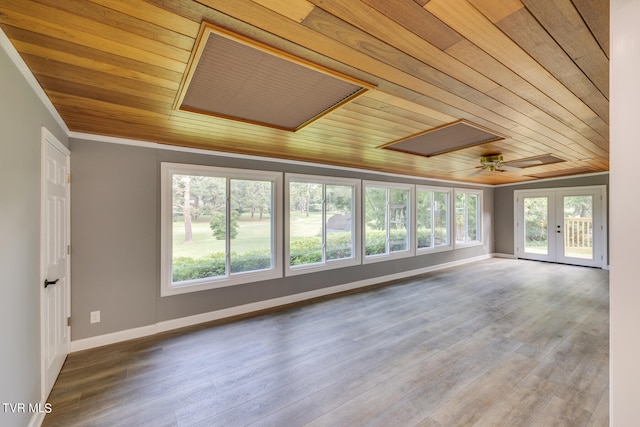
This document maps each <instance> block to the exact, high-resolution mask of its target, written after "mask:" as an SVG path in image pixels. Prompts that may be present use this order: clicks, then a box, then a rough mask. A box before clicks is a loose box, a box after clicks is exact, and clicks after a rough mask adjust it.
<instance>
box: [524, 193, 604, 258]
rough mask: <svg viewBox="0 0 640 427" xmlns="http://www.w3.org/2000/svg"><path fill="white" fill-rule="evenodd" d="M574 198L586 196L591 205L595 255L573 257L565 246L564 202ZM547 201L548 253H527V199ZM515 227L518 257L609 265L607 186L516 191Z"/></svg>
mask: <svg viewBox="0 0 640 427" xmlns="http://www.w3.org/2000/svg"><path fill="white" fill-rule="evenodd" d="M574 196H583V197H587V198H589V197H590V199H591V202H592V217H593V218H592V226H593V230H592V246H593V247H592V253H591V254H589V255H582V256H574V255H573V253H572V252H571V251H570V250H569V249H568V248H566V247H565V243H566V239H565V233H566V232H568V231H567V230H565V219H564V215H565V207H564V203H565V199H566V198H571V197H574ZM527 198H530V199H538V200H545V201H546V206H547V221H548V223H547V224H546V226H547V227H548V230H547V233H548V234H547V238H548V246H547V248H546V249H547V250H546V251H536V250H531V251H530V250H528V249H527V247H526V246H527V243H526V241H525V234H526V227H527V226H526V223H525V219H524V216H525V207H524V205H525V203H524V200H525V199H527ZM514 202H515V206H514V214H515V218H514V226H515V242H514V243H515V247H516V256H517V257H518V258H524V259H533V260H540V261H550V262H559V263H564V264H573V265H584V266H590V267H601V268H605V267H606V266H607V244H606V242H607V238H606V236H607V227H606V224H607V219H606V218H607V211H606V206H607V204H606V186H603V185H599V186H588V187H587V186H586V187H570V188H552V189H539V190H516V191H515V192H514Z"/></svg>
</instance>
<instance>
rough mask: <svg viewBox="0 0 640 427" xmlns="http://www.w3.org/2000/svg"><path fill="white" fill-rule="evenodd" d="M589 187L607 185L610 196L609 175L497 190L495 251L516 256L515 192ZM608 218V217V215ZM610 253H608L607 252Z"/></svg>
mask: <svg viewBox="0 0 640 427" xmlns="http://www.w3.org/2000/svg"><path fill="white" fill-rule="evenodd" d="M589 185H606V186H607V194H609V190H608V188H609V174H598V175H588V176H584V177H575V178H566V179H556V180H548V181H541V182H533V183H530V184H518V185H508V186H504V187H496V188H495V190H494V191H495V206H494V214H495V228H494V237H495V251H496V252H497V253H500V254H509V255H515V247H514V234H513V233H514V224H513V217H514V202H513V201H514V197H513V192H514V191H515V190H532V189H536V188H560V187H583V186H589ZM607 217H608V215H607ZM607 252H608V251H607Z"/></svg>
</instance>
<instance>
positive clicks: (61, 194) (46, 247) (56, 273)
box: [40, 129, 70, 400]
mask: <svg viewBox="0 0 640 427" xmlns="http://www.w3.org/2000/svg"><path fill="white" fill-rule="evenodd" d="M42 139H43V142H42V236H41V239H42V249H41V264H42V266H41V271H42V275H41V277H42V278H41V280H42V281H41V284H40V287H41V291H40V292H41V314H40V318H41V323H42V325H41V331H42V394H43V398H44V399H45V400H46V398H47V397H48V396H49V393H50V392H51V388H52V387H53V384H54V382H55V381H56V378H57V377H58V374H59V373H60V369H62V364H63V363H64V361H65V359H66V357H67V354H68V353H69V342H70V328H69V325H68V320H67V319H68V317H69V312H70V293H69V267H70V257H69V252H70V251H69V236H70V233H69V211H70V209H69V207H70V204H69V161H70V156H69V150H68V149H67V148H66V147H65V146H64V145H62V144H61V143H60V142H59V141H58V140H56V139H55V137H54V136H53V135H52V134H51V133H49V132H48V131H47V130H46V129H43V138H42Z"/></svg>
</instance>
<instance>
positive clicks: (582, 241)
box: [564, 218, 593, 249]
mask: <svg viewBox="0 0 640 427" xmlns="http://www.w3.org/2000/svg"><path fill="white" fill-rule="evenodd" d="M564 247H565V248H578V249H580V248H592V247H593V219H592V218H565V219H564Z"/></svg>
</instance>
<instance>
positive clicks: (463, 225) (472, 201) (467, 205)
mask: <svg viewBox="0 0 640 427" xmlns="http://www.w3.org/2000/svg"><path fill="white" fill-rule="evenodd" d="M455 199H456V201H455V203H456V213H455V215H456V223H455V224H456V245H457V246H464V245H478V244H481V243H482V191H478V190H467V189H456V190H455Z"/></svg>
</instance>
